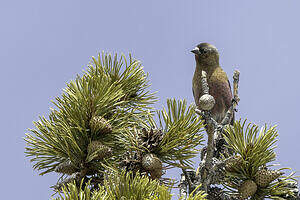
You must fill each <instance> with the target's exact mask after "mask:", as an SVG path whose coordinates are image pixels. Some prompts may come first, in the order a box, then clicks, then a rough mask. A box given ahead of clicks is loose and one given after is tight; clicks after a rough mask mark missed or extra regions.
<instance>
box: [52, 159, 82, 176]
mask: <svg viewBox="0 0 300 200" xmlns="http://www.w3.org/2000/svg"><path fill="white" fill-rule="evenodd" d="M77 171H78V169H77V168H76V167H75V166H74V165H73V164H72V162H71V161H70V160H67V161H65V162H63V163H60V164H59V165H58V166H56V167H55V172H57V173H63V174H68V175H71V174H73V173H75V172H77Z"/></svg>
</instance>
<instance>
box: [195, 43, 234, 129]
mask: <svg viewBox="0 0 300 200" xmlns="http://www.w3.org/2000/svg"><path fill="white" fill-rule="evenodd" d="M191 52H192V53H194V54H195V60H196V69H195V73H194V77H193V95H194V99H195V103H196V105H197V107H198V109H200V110H201V107H200V105H199V99H200V97H201V96H202V95H203V90H202V85H201V75H202V70H203V71H205V72H206V73H207V83H208V86H209V94H210V95H212V96H213V97H214V99H215V105H214V107H213V108H212V109H211V115H212V118H213V119H214V120H216V121H217V122H218V123H220V122H221V121H222V120H223V118H224V117H225V115H226V112H227V110H228V109H229V108H230V106H231V103H232V92H231V87H230V82H229V81H228V77H227V75H226V73H225V72H224V71H223V69H222V68H221V67H220V65H219V53H218V50H217V48H216V47H215V46H213V45H211V44H208V43H201V44H199V45H197V46H196V47H195V48H194V49H193V50H192V51H191ZM233 121H234V114H233V116H232V119H231V124H232V123H233Z"/></svg>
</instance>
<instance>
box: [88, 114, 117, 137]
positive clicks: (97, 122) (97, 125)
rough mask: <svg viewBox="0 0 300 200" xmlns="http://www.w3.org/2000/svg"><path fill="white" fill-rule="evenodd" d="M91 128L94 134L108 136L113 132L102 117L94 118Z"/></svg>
mask: <svg viewBox="0 0 300 200" xmlns="http://www.w3.org/2000/svg"><path fill="white" fill-rule="evenodd" d="M90 127H91V131H92V132H93V133H100V134H107V133H111V132H112V127H111V125H110V123H109V122H108V121H107V120H106V119H104V118H103V117H101V116H94V117H92V119H91V120H90Z"/></svg>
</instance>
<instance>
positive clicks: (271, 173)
mask: <svg viewBox="0 0 300 200" xmlns="http://www.w3.org/2000/svg"><path fill="white" fill-rule="evenodd" d="M282 174H283V172H280V171H278V170H267V169H260V170H258V171H257V173H256V174H255V182H256V184H257V185H258V186H260V187H267V186H268V185H269V184H270V183H271V182H272V181H274V180H275V179H277V178H279V176H281V175H282Z"/></svg>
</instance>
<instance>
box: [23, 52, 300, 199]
mask: <svg viewBox="0 0 300 200" xmlns="http://www.w3.org/2000/svg"><path fill="white" fill-rule="evenodd" d="M149 86H150V84H149V81H148V76H147V74H146V73H145V72H144V71H143V67H142V65H141V63H140V62H139V61H138V60H136V59H133V58H132V56H131V55H129V57H128V58H126V57H125V56H124V55H121V56H117V55H114V56H112V55H111V54H107V53H102V54H99V55H98V56H97V57H96V58H94V57H92V60H91V62H90V64H89V65H88V67H87V70H86V71H84V72H83V74H82V75H81V76H79V75H78V76H77V77H76V79H75V80H72V81H70V82H69V83H67V86H66V88H65V89H64V90H63V92H62V94H61V95H60V96H59V97H56V98H55V100H54V101H53V104H54V108H51V111H50V114H49V116H46V117H45V116H40V117H39V120H38V121H36V122H34V125H35V128H34V129H29V133H27V134H26V136H25V141H26V149H25V154H26V156H28V157H30V161H31V162H32V163H33V168H34V169H36V170H38V171H39V172H40V175H44V174H47V173H53V172H54V173H59V174H60V175H61V177H60V178H59V180H58V182H57V183H56V184H55V185H53V186H52V188H53V189H54V190H55V191H54V193H58V194H57V197H55V200H73V199H74V200H75V199H76V200H100V199H101V200H106V199H107V200H108V199H124V200H125V199H126V200H127V199H128V200H142V199H147V200H171V198H172V194H171V191H170V188H172V187H173V186H174V184H172V181H170V179H166V178H163V177H162V176H163V175H164V173H165V171H166V170H167V169H169V168H171V167H176V168H180V169H182V171H183V173H184V175H185V176H186V178H187V179H188V185H189V189H188V193H189V194H187V195H181V196H180V197H179V199H180V200H203V199H206V198H208V199H215V197H216V198H218V199H219V198H220V199H232V200H234V199H247V198H251V199H262V198H265V197H267V198H273V199H280V198H285V197H289V198H290V197H293V196H295V192H293V191H292V189H291V187H289V185H291V184H293V183H294V182H293V180H294V177H293V176H292V175H290V176H284V175H283V174H284V173H283V172H282V171H283V169H279V170H271V169H270V168H269V167H270V166H269V164H270V162H272V161H274V160H275V158H276V155H275V153H274V148H275V147H274V146H273V145H274V144H275V142H276V140H277V135H278V134H277V131H276V128H275V127H263V128H262V129H261V130H260V131H259V129H258V126H256V125H252V124H248V125H247V126H246V122H241V121H236V122H235V123H234V126H227V128H225V129H223V130H225V133H224V134H223V135H224V136H223V137H224V139H225V141H226V144H227V148H228V149H230V150H231V151H232V154H231V155H223V156H221V158H220V157H215V158H214V163H222V162H224V163H226V165H225V166H224V167H223V168H220V169H219V170H216V171H218V173H219V172H220V174H219V176H220V177H222V178H221V179H220V180H219V181H217V182H218V183H219V184H222V185H223V186H224V187H225V190H224V191H225V193H228V196H224V195H223V194H222V195H223V196H222V195H220V194H219V193H218V191H221V190H222V189H219V188H213V187H211V188H210V190H209V191H215V192H214V193H213V192H211V193H209V194H205V192H204V191H202V190H201V189H202V187H201V182H199V181H198V182H197V180H201V178H199V176H201V173H196V170H194V169H193V165H192V164H193V162H192V159H193V158H195V157H196V156H198V155H199V153H200V152H199V150H200V149H199V148H200V147H201V145H202V142H203V133H204V132H205V130H206V129H205V128H204V127H205V121H204V120H202V118H201V117H200V116H199V115H198V114H199V113H196V110H197V109H196V107H195V105H193V104H192V105H187V102H186V100H175V99H168V100H167V102H166V106H164V107H163V108H162V109H161V110H155V109H153V108H152V104H153V103H154V102H155V101H156V96H155V93H153V92H151V91H150V89H149ZM205 153H206V152H205V151H202V153H201V154H203V156H202V157H201V159H203V158H205ZM220 166H222V165H220ZM214 168H215V167H214ZM187 170H191V171H187ZM193 170H194V171H193ZM211 170H215V169H211ZM188 174H195V175H194V176H193V177H192V178H191V177H188V176H187V175H188ZM177 178H178V177H177ZM195 180H196V184H195V182H194V181H195ZM53 184H54V183H53ZM181 184H182V183H181ZM186 191H187V190H186ZM221 197H222V198H221ZM223 197H224V198H223ZM225 197H226V198H225ZM227 197H228V198H227Z"/></svg>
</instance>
